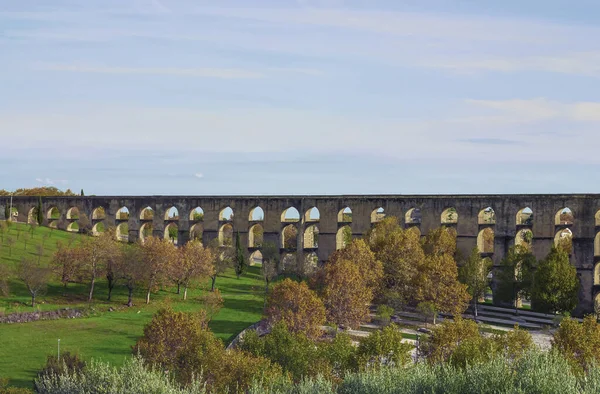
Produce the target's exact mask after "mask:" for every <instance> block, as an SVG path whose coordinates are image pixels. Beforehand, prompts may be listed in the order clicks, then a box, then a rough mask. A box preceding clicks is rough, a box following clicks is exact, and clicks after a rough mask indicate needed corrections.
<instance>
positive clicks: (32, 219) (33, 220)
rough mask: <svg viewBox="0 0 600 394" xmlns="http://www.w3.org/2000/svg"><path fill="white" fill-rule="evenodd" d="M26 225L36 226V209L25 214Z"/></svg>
mask: <svg viewBox="0 0 600 394" xmlns="http://www.w3.org/2000/svg"><path fill="white" fill-rule="evenodd" d="M27 223H28V224H34V223H35V224H37V207H33V208H31V209H30V210H29V212H28V213H27Z"/></svg>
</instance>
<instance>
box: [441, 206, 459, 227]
mask: <svg viewBox="0 0 600 394" xmlns="http://www.w3.org/2000/svg"><path fill="white" fill-rule="evenodd" d="M440 222H441V223H442V224H457V223H458V212H457V211H456V208H454V207H450V208H446V209H444V212H442V215H441V216H440Z"/></svg>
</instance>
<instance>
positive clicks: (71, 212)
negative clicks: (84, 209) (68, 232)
mask: <svg viewBox="0 0 600 394" xmlns="http://www.w3.org/2000/svg"><path fill="white" fill-rule="evenodd" d="M67 220H79V208H77V207H71V208H69V209H68V210H67Z"/></svg>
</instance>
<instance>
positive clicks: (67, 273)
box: [50, 242, 83, 290]
mask: <svg viewBox="0 0 600 394" xmlns="http://www.w3.org/2000/svg"><path fill="white" fill-rule="evenodd" d="M57 248H58V249H57V250H56V252H55V253H54V256H53V257H52V260H51V262H50V267H51V269H52V271H53V272H54V274H55V275H56V276H57V277H58V278H59V279H60V282H61V283H62V284H63V286H64V289H65V290H66V289H67V285H68V284H69V283H71V282H75V280H76V278H77V277H79V276H80V275H81V274H80V269H81V266H80V264H81V261H83V258H82V257H81V256H80V255H79V254H81V249H80V248H69V247H66V246H64V245H63V244H62V243H60V242H59V243H57Z"/></svg>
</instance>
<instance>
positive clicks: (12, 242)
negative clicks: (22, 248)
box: [6, 236, 16, 257]
mask: <svg viewBox="0 0 600 394" xmlns="http://www.w3.org/2000/svg"><path fill="white" fill-rule="evenodd" d="M15 242H16V241H15V239H14V238H13V237H10V236H7V237H6V246H8V256H9V257H10V256H12V247H13V246H15Z"/></svg>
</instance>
